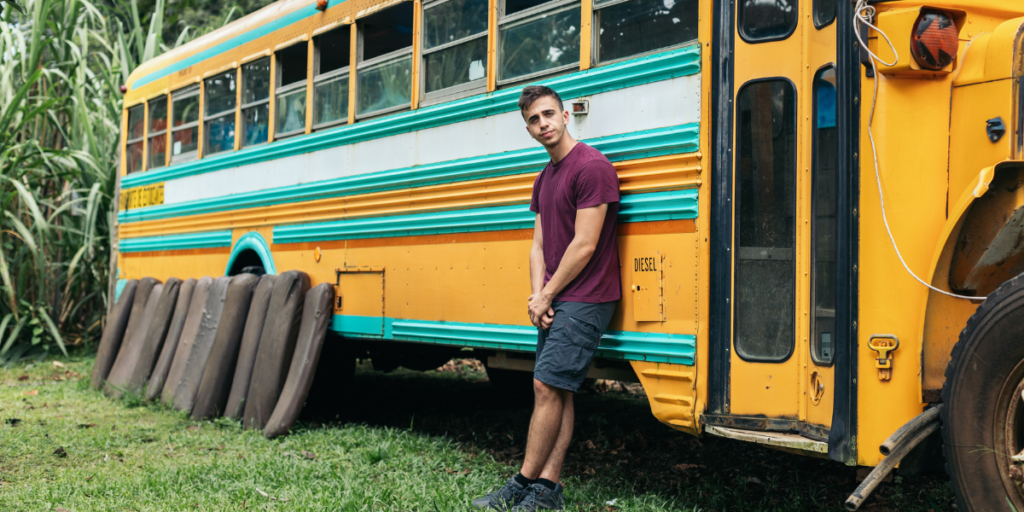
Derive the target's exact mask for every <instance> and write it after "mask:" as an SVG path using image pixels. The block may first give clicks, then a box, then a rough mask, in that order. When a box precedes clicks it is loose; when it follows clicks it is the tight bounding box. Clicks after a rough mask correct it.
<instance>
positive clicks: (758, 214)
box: [727, 0, 837, 441]
mask: <svg viewBox="0 0 1024 512" xmlns="http://www.w3.org/2000/svg"><path fill="white" fill-rule="evenodd" d="M735 5H736V11H737V12H736V25H735V29H736V32H735V34H734V35H735V46H734V48H735V49H734V55H735V57H734V60H733V62H734V70H733V72H734V81H733V83H734V87H733V89H734V118H733V130H734V139H733V149H734V151H733V162H732V172H733V175H732V216H733V218H732V240H731V244H732V251H731V253H732V280H731V282H732V290H731V293H732V301H731V304H732V308H731V312H732V318H731V321H732V325H731V328H732V350H731V351H730V352H729V355H728V357H729V381H728V382H729V383H728V393H729V395H728V408H727V414H728V416H729V417H730V420H731V421H730V422H729V425H733V426H736V427H739V428H747V429H755V430H775V431H790V432H799V433H801V434H803V435H804V436H805V437H809V438H811V439H815V440H819V441H825V440H827V437H828V430H829V426H830V424H831V421H832V412H833V411H832V407H833V391H834V389H835V386H834V372H833V369H832V360H833V358H834V355H835V354H834V352H835V332H836V325H835V323H836V315H835V309H836V307H835V302H836V284H835V283H836V270H835V269H836V247H835V243H836V184H837V182H836V178H835V175H836V161H837V160H836V157H835V154H836V153H835V148H836V114H835V108H836V102H835V98H836V94H835V93H836V88H835V86H836V72H835V68H834V66H833V64H832V63H833V62H835V55H836V52H835V47H836V22H835V11H836V0H802V1H798V0H771V1H765V0H741V1H739V2H736V4H735Z"/></svg>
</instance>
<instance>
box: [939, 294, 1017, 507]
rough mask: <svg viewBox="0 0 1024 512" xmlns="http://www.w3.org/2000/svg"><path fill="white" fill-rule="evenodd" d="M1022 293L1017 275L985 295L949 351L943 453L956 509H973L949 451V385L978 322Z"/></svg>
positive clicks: (943, 412)
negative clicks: (965, 500) (1006, 301)
mask: <svg viewBox="0 0 1024 512" xmlns="http://www.w3.org/2000/svg"><path fill="white" fill-rule="evenodd" d="M1022 292H1024V274H1021V275H1018V276H1016V277H1014V278H1012V279H1010V280H1008V281H1006V282H1005V283H1003V284H1001V285H999V287H998V288H996V289H995V291H993V292H992V293H991V294H989V295H988V296H987V297H986V298H985V301H984V302H982V303H981V305H980V306H978V309H976V310H975V311H974V314H972V315H971V317H970V319H968V320H967V325H965V326H964V328H963V330H962V331H960V337H959V339H957V342H956V343H955V344H954V345H953V350H952V351H950V360H949V364H947V365H946V372H945V382H944V383H943V385H942V403H943V404H946V406H945V407H943V408H942V411H941V413H940V416H941V419H942V429H941V430H942V455H943V457H944V458H945V461H946V463H945V468H946V475H947V476H948V477H949V483H950V486H951V487H952V488H953V492H954V494H955V495H956V506H957V510H962V511H968V510H971V509H970V508H969V507H968V506H967V503H965V502H964V501H963V498H962V496H963V495H964V493H963V492H961V490H960V483H959V481H958V480H957V478H956V475H955V474H954V468H953V467H952V463H951V461H952V460H953V459H952V454H951V453H950V447H952V446H953V442H952V440H951V439H950V438H949V436H950V435H951V433H950V431H949V425H950V424H951V423H950V418H949V416H950V414H951V409H950V407H949V403H950V398H951V396H950V394H951V393H952V389H951V388H952V386H949V385H947V384H949V383H951V382H953V378H954V377H955V376H956V371H957V368H958V366H959V363H960V360H961V358H962V357H963V356H964V351H965V350H967V346H968V344H969V343H970V337H971V335H973V334H974V331H975V330H976V329H977V328H978V327H979V324H981V322H983V321H984V320H985V319H986V318H988V317H989V315H990V314H991V313H992V312H993V311H995V310H996V309H997V308H998V307H999V306H1001V305H1002V304H1003V303H1004V301H1005V300H1006V299H1007V298H1009V297H1011V296H1012V295H1014V294H1016V293H1022Z"/></svg>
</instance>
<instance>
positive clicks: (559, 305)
mask: <svg viewBox="0 0 1024 512" xmlns="http://www.w3.org/2000/svg"><path fill="white" fill-rule="evenodd" d="M617 304H618V301H615V302H601V303H597V304H590V303H587V302H555V303H554V304H552V305H551V307H552V309H554V310H555V320H554V322H552V323H551V328H550V329H548V330H546V331H545V330H543V329H539V330H538V331H537V364H536V366H535V367H534V369H533V378H535V379H537V380H539V381H541V382H543V383H545V384H547V385H549V386H552V387H556V388H559V389H565V390H569V391H572V392H573V393H575V392H576V391H578V390H579V389H580V385H582V384H583V380H584V379H586V378H587V372H588V371H589V370H590V362H591V361H592V360H593V359H594V351H595V350H597V345H598V344H599V343H600V341H601V334H603V333H604V331H605V329H607V328H608V323H609V322H611V320H612V315H613V314H614V313H615V306H616V305H617Z"/></svg>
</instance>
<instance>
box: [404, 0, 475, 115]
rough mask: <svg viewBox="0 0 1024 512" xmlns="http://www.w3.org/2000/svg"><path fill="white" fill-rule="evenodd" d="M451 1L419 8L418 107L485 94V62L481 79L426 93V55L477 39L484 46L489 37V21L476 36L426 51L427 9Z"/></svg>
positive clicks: (434, 1)
mask: <svg viewBox="0 0 1024 512" xmlns="http://www.w3.org/2000/svg"><path fill="white" fill-rule="evenodd" d="M451 1H452V0H430V1H425V2H423V5H422V7H420V10H421V13H420V19H421V20H423V21H421V23H420V24H421V27H420V41H419V42H420V48H421V50H420V55H419V59H420V70H421V71H420V73H419V75H420V76H419V84H416V87H419V88H420V91H421V92H420V102H419V104H420V106H427V105H436V104H438V103H444V102H446V101H453V100H457V99H462V98H468V97H470V96H475V95H477V94H480V93H483V92H487V70H488V68H489V66H488V65H487V62H486V61H485V62H484V76H483V78H478V79H476V80H471V81H469V82H466V83H463V84H459V85H453V86H451V87H446V88H444V89H438V90H436V91H431V92H427V74H426V72H425V70H426V67H427V56H428V55H431V54H434V53H438V52H441V51H444V50H447V49H449V48H452V47H455V46H459V45H461V44H465V43H468V42H471V41H475V40H477V39H483V40H484V43H485V45H486V42H487V38H488V37H489V35H490V21H488V23H487V25H488V26H487V28H486V29H484V31H483V32H479V33H476V34H472V35H468V36H466V37H463V38H462V39H458V40H455V41H449V42H447V43H444V44H440V45H437V46H435V47H433V48H429V49H428V48H427V47H426V39H427V29H426V26H427V23H426V17H427V9H433V8H435V7H440V6H441V5H444V4H446V3H448V2H451ZM487 58H488V59H490V58H491V55H490V54H489V52H488V54H487Z"/></svg>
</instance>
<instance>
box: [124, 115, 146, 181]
mask: <svg viewBox="0 0 1024 512" xmlns="http://www.w3.org/2000/svg"><path fill="white" fill-rule="evenodd" d="M148 103H149V102H147V101H140V102H139V103H136V104H134V105H132V106H130V107H125V109H124V112H125V117H126V118H127V119H126V120H125V122H126V123H127V126H128V128H127V130H126V131H125V133H126V135H125V141H124V158H125V171H126V172H127V174H135V173H138V172H146V163H147V162H146V160H147V159H146V141H147V140H148V138H147V136H146V135H147V133H146V132H147V131H148V128H149V125H148V124H147V123H149V106H148ZM136 108H141V109H142V135H141V136H139V137H136V138H134V139H129V138H128V136H127V134H128V133H131V130H132V125H131V119H132V109H136ZM140 142H141V143H142V167H141V168H139V169H137V170H135V171H132V170H130V169H128V147H129V146H131V145H132V144H138V143H140Z"/></svg>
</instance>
